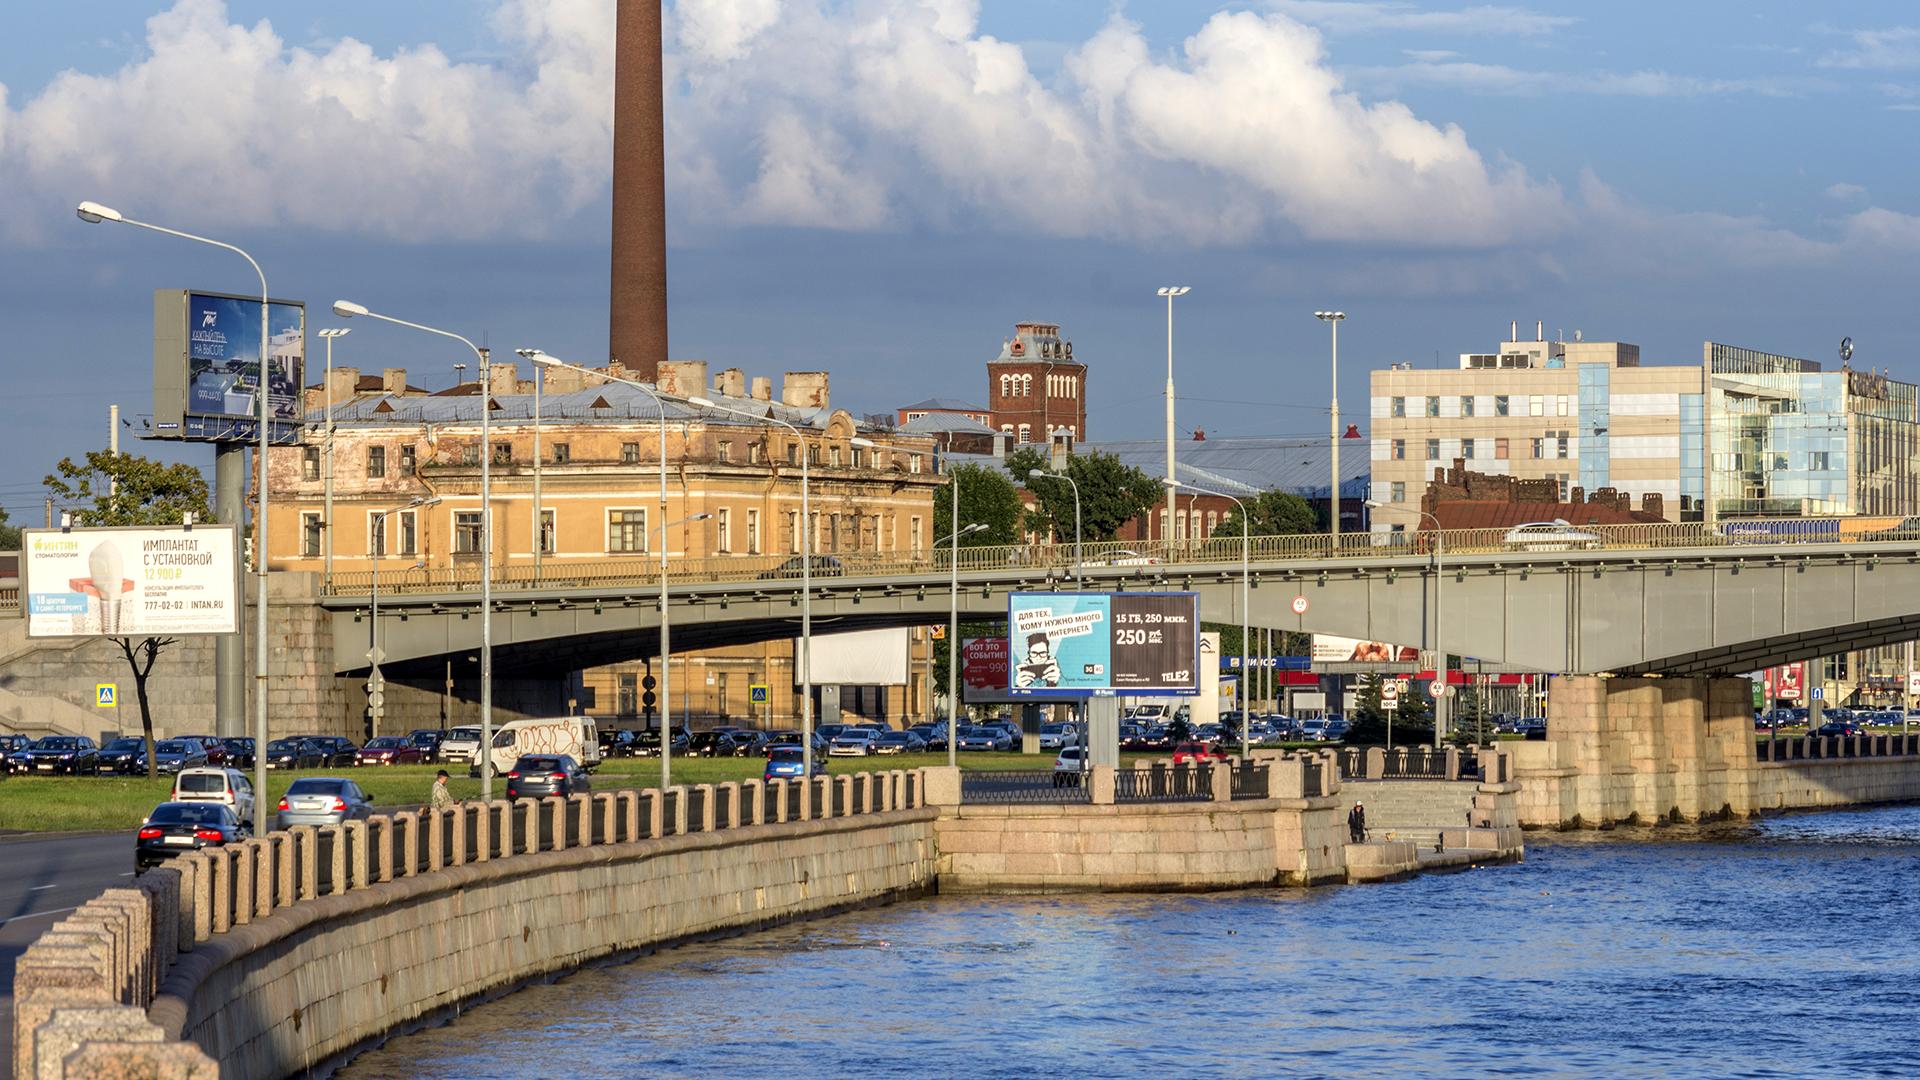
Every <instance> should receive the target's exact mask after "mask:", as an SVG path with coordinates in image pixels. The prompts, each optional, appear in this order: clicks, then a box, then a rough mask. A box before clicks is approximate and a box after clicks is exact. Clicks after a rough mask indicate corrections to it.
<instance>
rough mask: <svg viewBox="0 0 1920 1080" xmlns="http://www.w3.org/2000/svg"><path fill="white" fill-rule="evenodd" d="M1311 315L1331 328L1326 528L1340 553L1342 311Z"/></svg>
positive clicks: (1334, 549)
mask: <svg viewBox="0 0 1920 1080" xmlns="http://www.w3.org/2000/svg"><path fill="white" fill-rule="evenodd" d="M1313 317H1314V318H1316V319H1319V320H1320V321H1321V322H1324V323H1326V324H1327V325H1328V326H1330V327H1332V328H1333V404H1332V406H1331V411H1330V412H1329V414H1328V415H1329V419H1328V423H1329V427H1328V433H1329V435H1330V436H1331V438H1332V443H1331V445H1332V447H1333V486H1332V487H1330V488H1328V489H1327V507H1328V509H1327V523H1328V524H1327V530H1328V535H1329V536H1330V537H1331V538H1332V548H1331V553H1332V554H1335V555H1338V554H1339V553H1340V323H1341V321H1342V320H1344V319H1345V318H1346V317H1347V313H1346V312H1344V311H1316V312H1314V313H1313Z"/></svg>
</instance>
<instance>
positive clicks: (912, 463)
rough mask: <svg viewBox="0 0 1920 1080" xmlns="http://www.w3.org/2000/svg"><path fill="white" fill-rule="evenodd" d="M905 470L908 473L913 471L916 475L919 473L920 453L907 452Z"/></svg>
mask: <svg viewBox="0 0 1920 1080" xmlns="http://www.w3.org/2000/svg"><path fill="white" fill-rule="evenodd" d="M907 471H908V472H910V473H914V474H916V475H918V474H919V472H920V455H919V454H909V455H908V456H907Z"/></svg>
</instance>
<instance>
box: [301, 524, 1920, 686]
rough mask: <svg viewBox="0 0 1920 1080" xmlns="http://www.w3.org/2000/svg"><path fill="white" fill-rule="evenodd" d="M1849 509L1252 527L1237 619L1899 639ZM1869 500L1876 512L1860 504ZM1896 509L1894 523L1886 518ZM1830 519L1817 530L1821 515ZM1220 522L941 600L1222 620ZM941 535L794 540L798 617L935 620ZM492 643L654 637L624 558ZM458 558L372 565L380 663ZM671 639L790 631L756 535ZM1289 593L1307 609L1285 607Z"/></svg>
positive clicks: (1912, 619)
mask: <svg viewBox="0 0 1920 1080" xmlns="http://www.w3.org/2000/svg"><path fill="white" fill-rule="evenodd" d="M1858 520H1859V519H1791V520H1787V521H1781V522H1777V523H1771V522H1741V523H1740V525H1739V528H1738V529H1737V530H1736V529H1730V528H1726V527H1716V526H1713V525H1707V524H1649V525H1621V526H1582V527H1580V528H1579V529H1578V531H1577V533H1576V534H1574V535H1573V536H1572V538H1571V539H1565V540H1557V541H1556V540H1553V539H1551V538H1549V539H1548V540H1545V541H1541V540H1537V539H1536V540H1532V541H1528V542H1524V543H1515V542H1513V541H1511V540H1509V539H1508V534H1507V533H1506V531H1504V530H1499V529H1484V530H1458V531H1448V532H1445V533H1440V534H1434V533H1419V534H1412V535H1408V534H1391V535H1382V534H1360V535H1347V536H1342V537H1341V538H1340V539H1339V543H1338V544H1337V545H1335V544H1333V543H1332V542H1331V541H1330V538H1328V537H1326V536H1317V535H1316V536H1266V537H1255V538H1253V540H1252V543H1251V546H1250V547H1251V550H1250V556H1249V570H1250V579H1251V587H1250V589H1249V590H1248V597H1249V603H1248V610H1247V611H1246V613H1245V614H1246V621H1247V622H1248V623H1250V624H1251V625H1253V626H1257V627H1265V628H1272V629H1284V630H1297V631H1305V632H1311V633H1320V634H1333V635H1339V636H1343V637H1352V638H1362V639H1366V640H1373V641H1387V642H1393V643H1395V644H1399V645H1406V646H1419V647H1421V648H1423V649H1429V650H1431V649H1434V648H1435V647H1436V644H1435V643H1436V642H1438V643H1440V644H1441V645H1444V647H1445V649H1446V651H1447V652H1448V653H1449V654H1452V655H1463V656H1471V657H1474V658H1476V659H1479V660H1482V661H1486V662H1490V663H1499V664H1503V665H1505V666H1507V667H1509V668H1513V669H1520V670H1533V671H1541V672H1555V673H1581V674H1585V673H1613V674H1636V675H1669V676H1672V675H1696V676H1711V675H1727V674H1734V673H1740V672H1748V671H1753V670H1755V669H1757V668H1761V667H1766V666H1771V665H1775V664H1781V663H1787V662H1790V661H1795V660H1804V659H1808V658H1812V657H1817V656H1822V655H1830V654H1833V653H1837V652H1842V651H1846V650H1850V649H1860V648H1868V647H1872V646H1876V645H1884V644H1893V643H1897V642H1902V641H1909V640H1913V639H1915V638H1920V529H1903V528H1880V529H1877V530H1873V531H1867V530H1859V531H1853V532H1846V531H1843V530H1842V528H1841V527H1840V526H1841V524H1842V523H1848V524H1851V523H1855V522H1857V521H1858ZM1883 520H1884V519H1883ZM1895 520H1896V521H1897V519H1895ZM1829 525H1830V526H1832V527H1831V528H1827V527H1823V526H1829ZM1240 548H1241V545H1240V541H1239V540H1238V539H1237V538H1236V539H1231V540H1229V539H1225V538H1219V537H1216V538H1214V539H1211V540H1207V541H1201V542H1198V543H1179V542H1174V543H1155V544H1139V543H1133V544H1126V543H1109V544H1089V545H1086V546H1085V549H1084V553H1083V559H1082V566H1081V572H1080V574H1079V576H1078V577H1076V574H1075V567H1074V565H1073V561H1072V548H1071V547H1070V546H1066V545H1052V544H1045V545H1023V546H1013V547H984V548H962V549H960V551H959V559H960V565H959V567H958V575H959V582H960V598H959V611H960V615H961V617H962V618H964V619H969V620H983V619H994V618H1003V617H1004V616H1005V613H1006V604H1007V595H1008V594H1009V593H1011V592H1017V591H1033V590H1050V589H1072V588H1075V587H1076V582H1078V583H1080V584H1083V585H1084V587H1085V588H1086V589H1089V590H1094V591H1157V590H1170V589H1171V590H1193V591H1195V592H1197V593H1199V594H1200V599H1201V610H1202V611H1203V612H1204V613H1205V618H1206V619H1207V621H1209V622H1216V623H1222V624H1228V625H1232V624H1236V623H1239V622H1240V621H1241V616H1242V612H1241V610H1240V595H1241V564H1240V559H1241V552H1240ZM951 557H952V556H951V553H950V552H948V551H945V550H943V551H939V552H862V553H859V554H838V555H817V556H815V559H816V564H815V574H814V578H813V593H814V596H813V620H814V627H815V631H816V632H818V633H832V632H836V631H844V630H863V629H873V628H880V627H897V626H919V625H928V624H936V623H941V622H944V621H945V620H946V617H947V612H948V607H949V602H950V601H949V586H950V582H951V578H952V574H953V567H952V565H951V563H950V562H949V560H950V558H951ZM495 575H496V576H495V582H494V609H495V613H494V623H493V635H494V657H495V665H496V670H498V671H499V672H500V673H501V674H502V675H505V676H509V677H512V676H516V675H518V676H540V675H551V674H554V673H556V672H560V671H571V670H579V669H581V668H584V667H591V666H595V665H599V664H606V663H612V662H616V661H621V660H631V659H635V658H639V657H644V656H650V655H655V654H657V653H658V638H659V619H660V600H659V584H660V579H659V566H658V563H657V562H656V561H652V560H649V559H647V558H645V557H644V556H642V557H638V558H635V559H633V560H630V561H620V560H602V561H595V562H589V563H577V562H569V563H548V564H546V565H545V566H543V567H542V568H541V570H540V571H539V572H538V573H537V574H536V573H534V572H533V571H532V570H531V568H522V567H515V568H512V569H501V568H496V570H495ZM373 586H374V579H373V575H371V574H368V573H357V574H337V575H335V577H334V580H333V583H332V585H331V586H330V587H328V588H326V589H324V590H323V591H324V595H323V596H322V597H321V598H320V599H319V603H320V604H321V605H322V606H323V607H324V608H325V609H326V610H327V611H328V612H329V613H330V618H331V620H332V623H333V631H334V632H333V635H332V637H333V641H334V647H333V648H334V657H333V667H334V668H335V670H336V671H337V672H338V673H340V674H355V673H358V672H360V671H364V670H365V669H366V666H367V663H366V656H365V650H366V643H367V641H368V637H369V634H368V631H369V627H368V626H367V625H366V623H365V620H367V619H368V618H369V617H370V613H371V603H370V593H371V591H372V589H373ZM478 586H479V577H478V570H477V568H475V567H471V566H460V567H454V568H449V569H425V570H412V571H407V572H386V573H383V574H381V575H380V578H379V592H380V605H379V611H380V620H381V626H380V639H381V645H382V648H383V650H384V652H385V653H386V656H387V659H386V661H385V664H384V667H385V669H386V670H388V671H390V672H396V673H405V672H406V671H408V670H409V668H410V667H417V668H420V669H421V670H422V671H423V672H424V671H426V670H428V669H429V668H431V667H435V666H437V665H438V663H439V662H440V661H441V659H442V658H445V657H448V656H454V655H464V654H467V653H470V652H471V651H472V650H474V649H475V648H477V647H478V644H479V636H480V635H479V621H478V618H477V616H478V614H479V596H478V591H479V589H478ZM667 591H668V603H669V605H670V608H671V618H672V627H673V640H674V645H675V647H676V648H677V649H681V650H689V651H691V650H695V649H702V648H709V647H714V646H720V645H729V644H740V643H746V642H753V641H765V640H770V639H776V638H782V637H792V636H796V635H797V634H798V632H799V619H800V609H801V593H802V589H801V582H800V580H799V578H798V575H797V571H795V570H794V569H793V564H792V562H791V559H790V558H783V557H782V556H778V555H766V556H738V557H719V558H702V559H680V560H676V561H674V562H673V563H672V564H671V567H670V570H669V581H668V589H667ZM1296 597H1305V598H1306V600H1307V611H1306V612H1305V613H1304V614H1295V612H1294V611H1293V606H1294V600H1295V598H1296Z"/></svg>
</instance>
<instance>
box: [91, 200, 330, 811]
mask: <svg viewBox="0 0 1920 1080" xmlns="http://www.w3.org/2000/svg"><path fill="white" fill-rule="evenodd" d="M74 213H75V214H76V215H78V216H79V218H80V220H81V221H84V222H87V223H88V224H90V225H97V224H99V223H100V222H103V221H111V222H114V223H116V224H120V225H131V226H133V227H134V228H137V229H146V230H148V231H149V232H157V233H162V234H164V235H166V236H173V237H178V238H179V239H181V240H191V241H193V242H194V243H197V244H206V245H208V246H210V247H217V248H220V249H222V250H225V251H231V252H233V253H234V254H235V255H238V256H240V257H241V258H243V259H245V260H247V265H249V266H251V267H253V272H254V274H255V275H256V276H258V277H259V278H260V386H259V388H258V391H257V393H256V394H255V395H254V396H255V398H256V400H255V402H254V405H255V410H256V412H257V413H258V414H259V419H258V421H257V423H258V424H259V426H260V430H259V432H258V433H257V434H258V435H259V441H258V443H257V445H256V447H255V449H254V459H255V464H256V465H257V467H258V474H259V479H258V480H257V481H256V483H257V484H258V486H259V491H258V493H257V495H256V497H257V499H258V500H259V501H258V504H257V505H256V506H255V508H254V517H255V538H254V543H255V547H254V552H253V569H254V575H255V581H254V584H255V587H256V589H257V593H256V596H255V599H254V605H253V610H254V643H253V645H254V669H253V738H254V745H255V746H256V747H258V748H259V749H258V751H257V752H256V753H255V754H254V769H253V775H254V790H255V791H257V792H260V795H261V797H260V798H258V799H255V800H254V807H253V831H254V835H255V836H265V835H266V833H267V800H266V790H267V754H266V748H267V445H268V442H269V440H270V438H271V436H272V432H273V377H272V363H273V359H272V353H271V352H270V351H269V344H268V330H267V327H268V322H269V319H268V309H269V307H270V302H269V301H268V299H267V273H266V271H264V270H262V269H260V264H259V262H257V261H256V260H255V259H254V257H253V256H251V255H249V254H247V253H246V252H245V251H243V250H241V249H240V248H238V247H235V246H234V245H232V244H229V243H226V242H225V241H222V240H214V239H211V238H209V237H205V236H195V235H194V234H193V233H189V232H181V231H180V230H178V229H169V228H167V227H166V226H164V225H154V224H150V223H148V222H145V221H135V220H134V219H132V218H130V217H128V216H126V215H125V214H122V213H121V212H120V211H118V210H115V209H114V208H113V207H111V206H102V205H101V204H99V203H97V202H83V203H81V204H80V205H79V206H77V207H75V208H74ZM293 393H294V394H296V395H298V394H299V393H300V387H299V385H298V382H297V381H296V383H295V385H294V387H293ZM232 524H235V525H238V524H239V522H232Z"/></svg>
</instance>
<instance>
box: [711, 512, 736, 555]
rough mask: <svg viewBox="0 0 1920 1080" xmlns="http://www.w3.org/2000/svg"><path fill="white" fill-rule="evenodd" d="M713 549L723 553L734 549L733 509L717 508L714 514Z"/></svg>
mask: <svg viewBox="0 0 1920 1080" xmlns="http://www.w3.org/2000/svg"><path fill="white" fill-rule="evenodd" d="M713 530H714V534H715V535H714V538H713V550H715V551H718V552H721V553H722V554H726V553H730V552H732V551H733V511H731V510H717V511H715V512H714V515H713Z"/></svg>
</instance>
